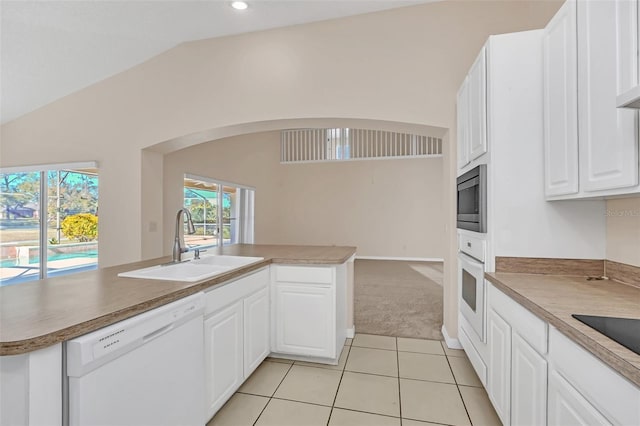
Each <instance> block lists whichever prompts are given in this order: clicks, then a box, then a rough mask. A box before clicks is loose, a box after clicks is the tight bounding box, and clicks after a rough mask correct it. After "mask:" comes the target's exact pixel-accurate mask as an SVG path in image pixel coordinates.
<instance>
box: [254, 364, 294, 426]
mask: <svg viewBox="0 0 640 426" xmlns="http://www.w3.org/2000/svg"><path fill="white" fill-rule="evenodd" d="M292 367H293V364H289V368H288V369H287V372H286V373H284V376H282V379H281V380H280V383H278V386H276V388H275V389H274V390H273V393H272V394H271V396H270V397H269V401H267V403H266V404H265V405H264V407H263V408H262V411H260V414H258V417H256V420H255V421H254V422H253V426H255V424H256V423H258V420H260V417H261V416H262V413H264V410H266V409H267V407H268V406H269V403H271V400H273V395H275V394H276V392H277V391H278V388H279V387H280V385H281V384H282V382H284V379H285V378H286V377H287V374H289V371H291V368H292Z"/></svg>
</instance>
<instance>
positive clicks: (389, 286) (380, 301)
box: [354, 260, 443, 340]
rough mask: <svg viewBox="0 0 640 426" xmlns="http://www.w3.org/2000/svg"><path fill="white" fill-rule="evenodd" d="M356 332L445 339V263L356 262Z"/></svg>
mask: <svg viewBox="0 0 640 426" xmlns="http://www.w3.org/2000/svg"><path fill="white" fill-rule="evenodd" d="M354 278H355V317H356V318H355V319H356V332H357V333H367V334H380V335H385V336H399V337H414V338H422V339H436V340H442V339H443V337H442V332H441V329H442V263H441V262H401V261H390V260H356V262H355V277H354Z"/></svg>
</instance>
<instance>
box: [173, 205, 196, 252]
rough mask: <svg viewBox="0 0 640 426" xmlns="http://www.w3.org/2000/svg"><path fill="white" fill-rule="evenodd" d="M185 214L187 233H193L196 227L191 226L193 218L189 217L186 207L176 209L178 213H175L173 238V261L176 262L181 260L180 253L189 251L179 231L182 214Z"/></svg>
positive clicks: (189, 213)
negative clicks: (174, 233)
mask: <svg viewBox="0 0 640 426" xmlns="http://www.w3.org/2000/svg"><path fill="white" fill-rule="evenodd" d="M183 215H185V216H187V233H188V234H195V233H196V228H195V226H193V220H192V219H191V212H190V211H189V210H188V209H180V210H178V214H177V215H176V235H175V238H174V240H173V253H172V254H173V260H172V262H173V263H177V262H180V261H182V253H186V252H187V251H189V249H188V248H187V245H186V244H185V242H184V235H183V233H181V232H180V228H181V225H182V224H183V222H182V216H183Z"/></svg>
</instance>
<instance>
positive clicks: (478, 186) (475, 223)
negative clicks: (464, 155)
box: [456, 164, 487, 233]
mask: <svg viewBox="0 0 640 426" xmlns="http://www.w3.org/2000/svg"><path fill="white" fill-rule="evenodd" d="M457 188H458V208H457V218H456V220H457V224H458V225H457V226H458V228H459V229H467V230H469V231H475V232H482V233H484V232H487V166H486V165H485V164H481V165H479V166H477V167H475V168H473V169H471V170H469V171H468V172H466V173H465V174H463V175H460V176H459V177H458V179H457Z"/></svg>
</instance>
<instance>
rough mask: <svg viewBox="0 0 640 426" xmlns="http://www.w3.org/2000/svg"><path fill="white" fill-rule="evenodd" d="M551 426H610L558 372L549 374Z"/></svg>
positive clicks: (549, 421)
mask: <svg viewBox="0 0 640 426" xmlns="http://www.w3.org/2000/svg"><path fill="white" fill-rule="evenodd" d="M548 424H549V425H558V426H574V425H575V426H581V425H610V424H611V423H609V422H608V421H607V419H605V418H604V417H603V416H602V414H600V413H599V412H598V410H596V409H595V408H594V407H593V405H591V404H589V401H587V400H586V399H585V398H584V397H583V396H582V395H581V394H580V392H578V391H577V390H576V389H575V388H574V387H573V386H571V384H569V382H567V381H566V380H565V379H564V378H563V377H562V376H561V375H560V374H558V372H557V371H555V370H552V371H551V373H550V374H549V419H548Z"/></svg>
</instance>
